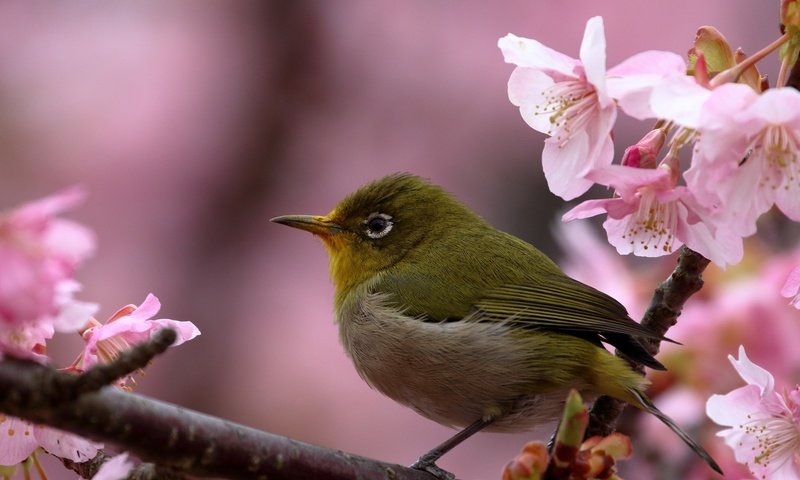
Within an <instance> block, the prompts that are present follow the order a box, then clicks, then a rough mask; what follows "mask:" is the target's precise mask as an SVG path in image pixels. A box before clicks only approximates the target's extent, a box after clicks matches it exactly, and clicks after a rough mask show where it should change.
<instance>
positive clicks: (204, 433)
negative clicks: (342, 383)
mask: <svg viewBox="0 0 800 480" xmlns="http://www.w3.org/2000/svg"><path fill="white" fill-rule="evenodd" d="M75 378H77V377H76V376H75V375H71V374H68V373H65V372H59V371H57V370H54V369H52V368H49V367H46V366H44V365H40V364H38V363H34V362H29V361H24V360H17V359H11V358H7V359H5V360H4V361H2V362H0V411H2V412H4V413H6V414H9V415H13V416H16V417H21V418H24V419H27V420H29V421H32V422H35V423H41V424H45V425H50V426H53V427H56V428H59V429H61V430H66V431H69V432H72V433H76V434H78V435H81V436H83V437H86V438H89V439H91V440H94V441H98V442H105V443H109V444H113V445H115V446H117V447H119V448H121V449H123V450H125V451H128V452H130V453H132V454H134V455H136V456H137V457H139V458H140V459H142V460H143V461H146V462H152V463H155V464H157V465H159V466H161V467H168V468H172V469H176V470H179V471H181V472H185V473H187V474H191V475H197V476H216V477H225V478H242V479H266V478H269V479H270V480H281V479H287V480H288V479H297V478H327V479H331V480H337V479H342V480H344V479H352V478H361V479H365V480H366V479H375V480H377V479H381V480H384V479H396V480H403V479H407V480H431V479H432V478H433V477H431V476H430V475H429V474H427V473H425V472H422V471H419V470H413V469H410V468H407V467H403V466H400V465H393V464H388V463H383V462H379V461H376V460H371V459H367V458H364V457H358V456H355V455H350V454H348V453H345V452H341V451H336V450H331V449H327V448H322V447H318V446H314V445H309V444H306V443H302V442H298V441H295V440H291V439H288V438H285V437H281V436H278V435H273V434H270V433H266V432H261V431H258V430H255V429H252V428H249V427H245V426H243V425H239V424H236V423H233V422H228V421H225V420H222V419H219V418H216V417H212V416H209V415H205V414H202V413H199V412H195V411H192V410H189V409H185V408H181V407H179V406H176V405H172V404H168V403H164V402H160V401H157V400H153V399H150V398H147V397H143V396H141V395H135V394H132V393H126V392H122V391H120V390H117V389H115V388H111V387H104V388H102V389H100V390H97V391H94V392H89V393H85V394H83V395H80V396H79V397H77V398H74V399H64V398H61V399H59V398H48V393H53V392H55V393H58V390H53V389H49V388H47V387H46V386H47V385H53V384H68V383H69V382H70V381H74V380H75Z"/></svg>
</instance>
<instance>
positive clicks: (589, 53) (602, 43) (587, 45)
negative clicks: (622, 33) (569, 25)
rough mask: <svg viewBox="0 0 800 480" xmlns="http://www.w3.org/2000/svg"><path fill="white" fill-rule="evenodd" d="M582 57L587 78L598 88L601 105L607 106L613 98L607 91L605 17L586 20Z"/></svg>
mask: <svg viewBox="0 0 800 480" xmlns="http://www.w3.org/2000/svg"><path fill="white" fill-rule="evenodd" d="M580 58H581V62H583V68H584V71H585V73H586V80H588V82H589V83H591V84H592V85H593V86H594V88H595V90H597V98H598V102H599V103H600V106H601V107H606V106H607V105H608V104H609V103H610V102H611V99H610V98H609V97H608V93H607V92H606V34H605V31H604V29H603V17H600V16H597V17H592V18H590V19H589V21H587V22H586V29H585V30H584V32H583V41H582V42H581V53H580Z"/></svg>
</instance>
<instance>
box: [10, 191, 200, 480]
mask: <svg viewBox="0 0 800 480" xmlns="http://www.w3.org/2000/svg"><path fill="white" fill-rule="evenodd" d="M84 197H85V194H84V192H83V191H82V190H80V189H79V188H70V189H67V190H64V191H62V192H60V193H57V194H55V195H52V196H49V197H46V198H44V199H41V200H38V201H34V202H31V203H28V204H25V205H22V206H20V207H18V208H15V209H13V210H10V211H8V212H6V213H1V214H0V265H2V266H3V268H2V272H0V360H2V358H3V357H6V356H12V357H16V358H24V359H29V360H33V361H37V362H41V363H50V359H49V357H48V356H47V348H46V346H47V341H48V340H50V339H51V338H53V336H54V334H55V333H56V332H60V333H74V334H80V335H81V336H82V338H83V339H84V341H85V346H84V349H83V351H82V352H80V354H79V355H78V358H77V359H76V360H75V362H74V363H73V364H72V365H71V366H69V367H67V368H66V369H65V370H67V371H70V372H73V373H76V374H80V373H82V372H83V371H85V370H87V369H89V368H91V367H92V366H94V365H96V364H98V363H107V362H110V361H112V360H113V359H114V358H116V356H118V355H119V354H120V353H121V352H122V351H124V350H127V349H129V348H131V346H133V345H136V344H138V343H141V342H143V341H146V340H148V339H149V338H150V335H151V334H152V333H154V332H155V331H157V330H158V329H161V328H165V327H169V328H172V329H173V330H175V332H176V333H177V339H176V341H175V342H174V343H173V346H174V345H179V344H181V343H183V342H186V341H188V340H191V339H192V338H194V337H196V336H197V335H199V334H200V331H199V330H198V329H197V327H195V326H194V324H192V323H191V322H180V321H175V320H170V319H152V317H153V316H155V314H156V313H158V310H159V309H160V303H159V301H158V298H156V297H155V296H154V295H152V294H150V295H148V296H147V298H146V299H145V300H144V302H143V303H142V304H141V305H139V306H138V307H137V306H135V305H129V306H126V307H123V308H122V309H120V310H119V311H118V312H117V313H116V314H114V315H113V316H112V317H111V318H110V319H109V320H108V321H107V322H106V323H100V322H98V321H97V320H95V319H94V317H93V315H94V314H95V312H96V311H97V309H98V307H97V305H95V304H92V303H87V302H83V301H78V300H76V299H75V298H74V295H75V293H77V292H78V291H79V290H80V284H79V283H78V282H77V280H75V278H74V274H75V271H76V269H77V267H78V266H79V264H80V263H81V262H82V261H83V260H85V259H86V258H87V257H88V256H89V255H90V254H91V253H92V252H93V251H94V249H95V240H94V235H93V234H92V232H91V231H90V230H89V229H87V228H86V227H84V226H82V225H80V224H78V223H76V222H73V221H70V220H66V219H63V218H59V217H58V216H57V215H58V214H60V213H62V212H64V211H65V210H68V209H70V208H72V207H74V206H76V205H77V204H78V203H80V202H81V201H82V200H83V199H84ZM132 383H133V379H132V378H126V379H120V380H119V381H118V382H117V386H118V387H120V388H124V389H130V388H131V385H132ZM101 448H103V445H102V444H99V443H95V442H91V441H89V440H86V439H83V438H81V437H78V436H76V435H73V434H70V433H67V432H63V431H60V430H57V429H54V428H50V427H47V426H43V425H35V424H32V423H31V422H28V421H26V420H23V419H20V418H15V417H12V416H8V415H4V414H2V413H0V476H1V477H3V478H11V476H13V475H14V472H15V470H16V469H17V466H18V465H20V466H21V467H22V470H23V472H24V476H25V478H29V472H28V470H29V469H30V468H31V467H34V468H35V469H36V470H39V471H41V465H40V464H39V461H38V458H37V456H36V452H37V451H38V450H39V449H43V450H45V451H47V452H48V453H50V454H52V455H55V456H57V457H60V458H64V459H68V460H71V461H73V462H76V463H81V462H85V461H87V460H90V459H92V458H94V457H95V455H97V453H98V451H99V450H100V449H101ZM112 462H113V463H112ZM129 468H130V463H129V462H127V460H126V457H123V456H120V458H119V459H118V460H117V459H115V460H112V461H110V462H108V466H105V467H104V468H102V469H101V472H100V473H98V474H97V475H96V476H95V477H94V478H96V479H104V478H121V477H123V476H125V473H124V472H125V471H126V469H129ZM40 475H41V473H40ZM43 478H44V477H43Z"/></svg>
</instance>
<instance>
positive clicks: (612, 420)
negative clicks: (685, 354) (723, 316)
mask: <svg viewBox="0 0 800 480" xmlns="http://www.w3.org/2000/svg"><path fill="white" fill-rule="evenodd" d="M709 263H710V261H709V260H708V259H707V258H705V257H703V256H702V255H700V254H699V253H697V252H695V251H693V250H690V249H688V248H686V247H683V248H682V249H681V253H680V256H679V257H678V265H677V266H676V267H675V270H674V271H673V272H672V274H671V275H670V276H669V278H668V279H666V280H665V281H664V282H662V283H661V284H660V285H659V286H658V287H657V288H656V291H655V293H654V294H653V298H652V300H651V301H650V306H649V307H648V308H647V311H646V312H645V314H644V316H643V317H642V325H644V326H645V327H647V328H649V329H651V330H653V331H654V332H656V333H658V334H659V335H662V336H663V335H665V334H666V333H667V330H669V329H670V327H672V326H673V325H675V323H677V321H678V316H680V314H681V310H682V309H683V305H684V304H685V303H686V301H687V300H689V297H691V296H692V295H693V294H695V293H696V292H697V291H698V290H700V289H701V288H702V287H703V278H702V275H703V271H705V269H706V267H707V266H708V264H709ZM642 344H643V345H644V347H645V348H646V349H647V351H648V352H650V353H651V354H652V355H656V354H657V353H658V350H659V347H660V344H661V342H660V341H658V340H653V339H647V340H642ZM617 355H619V352H617ZM620 356H622V355H620ZM626 360H628V361H629V362H630V363H631V365H632V366H633V367H634V368H635V369H636V370H637V371H639V372H641V373H642V374H644V367H643V366H642V365H639V364H636V363H634V362H631V361H630V360H629V359H627V358H626ZM625 405H626V403H625V402H622V401H620V400H617V399H615V398H611V397H607V396H601V397H599V398H598V399H597V400H595V402H594V404H593V405H592V408H591V410H590V411H589V427H588V428H587V429H586V437H591V436H594V435H601V436H606V435H609V434H610V433H612V432H613V431H614V429H615V426H616V424H617V420H618V419H619V416H620V415H621V414H622V411H623V410H624V409H625Z"/></svg>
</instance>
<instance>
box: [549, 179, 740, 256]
mask: <svg viewBox="0 0 800 480" xmlns="http://www.w3.org/2000/svg"><path fill="white" fill-rule="evenodd" d="M587 178H589V179H591V180H593V181H595V182H597V183H599V184H601V185H607V186H610V187H613V188H615V189H616V195H615V196H614V197H613V198H609V199H599V200H587V201H585V202H583V203H581V204H579V205H578V206H576V207H575V208H573V209H572V210H570V211H569V212H567V213H566V214H564V216H563V217H562V219H563V220H564V221H570V220H575V219H578V218H588V217H593V216H595V215H599V214H601V213H607V214H608V218H607V219H606V221H605V222H604V223H603V227H604V228H605V230H606V233H607V234H608V241H609V242H610V243H611V244H612V245H614V247H616V249H617V252H618V253H620V254H622V255H626V254H629V253H633V254H634V255H637V256H644V257H658V256H662V255H668V254H670V253H672V252H674V251H675V250H677V249H678V248H679V247H680V246H681V245H684V244H685V245H687V246H688V247H689V248H691V249H692V250H695V251H696V252H698V253H700V254H702V255H703V256H705V257H706V258H708V259H710V260H711V261H713V262H714V263H716V264H718V265H720V266H722V267H724V266H726V265H727V264H729V263H736V262H738V261H739V260H740V259H741V257H742V254H743V247H742V242H741V239H740V238H738V237H736V236H734V235H731V234H729V233H728V232H726V231H725V230H723V229H720V228H717V226H716V225H714V223H713V222H711V221H710V218H709V212H708V211H707V210H706V209H705V208H704V207H703V206H702V205H700V204H698V202H697V201H696V200H695V199H694V197H693V195H692V192H690V191H689V190H688V189H687V188H686V187H683V186H676V174H675V170H674V169H673V168H672V167H670V166H668V165H667V164H662V166H661V167H659V168H655V169H646V168H633V167H626V166H621V165H609V166H607V167H603V168H598V169H596V170H594V171H592V172H590V173H589V175H588V176H587Z"/></svg>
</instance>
